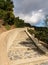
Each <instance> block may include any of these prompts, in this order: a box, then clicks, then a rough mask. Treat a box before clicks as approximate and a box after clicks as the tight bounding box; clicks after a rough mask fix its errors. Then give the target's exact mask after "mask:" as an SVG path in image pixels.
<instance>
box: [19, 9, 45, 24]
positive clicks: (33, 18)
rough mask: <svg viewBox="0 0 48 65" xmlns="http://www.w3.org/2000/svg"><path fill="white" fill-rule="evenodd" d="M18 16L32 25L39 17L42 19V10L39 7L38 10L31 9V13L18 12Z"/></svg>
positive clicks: (38, 20)
mask: <svg viewBox="0 0 48 65" xmlns="http://www.w3.org/2000/svg"><path fill="white" fill-rule="evenodd" d="M19 16H20V18H22V19H24V20H25V22H26V23H30V24H31V25H33V24H37V23H38V22H40V20H41V19H44V12H43V10H42V9H40V10H38V11H33V12H32V14H31V15H24V14H20V15H19Z"/></svg>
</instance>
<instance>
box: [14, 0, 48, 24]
mask: <svg viewBox="0 0 48 65" xmlns="http://www.w3.org/2000/svg"><path fill="white" fill-rule="evenodd" d="M13 2H14V6H15V7H14V14H15V16H19V17H20V18H22V19H24V20H25V22H27V23H30V24H32V25H34V24H37V23H38V22H40V21H41V19H44V15H45V14H47V13H48V7H47V6H48V0H13Z"/></svg>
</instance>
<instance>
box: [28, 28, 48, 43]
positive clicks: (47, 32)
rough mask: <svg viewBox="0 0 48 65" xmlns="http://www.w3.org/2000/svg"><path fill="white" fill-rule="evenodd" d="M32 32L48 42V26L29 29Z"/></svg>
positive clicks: (39, 38)
mask: <svg viewBox="0 0 48 65" xmlns="http://www.w3.org/2000/svg"><path fill="white" fill-rule="evenodd" d="M28 31H29V33H30V34H34V35H35V37H36V38H38V40H41V41H43V42H45V43H47V44H48V28H47V27H35V30H32V29H28Z"/></svg>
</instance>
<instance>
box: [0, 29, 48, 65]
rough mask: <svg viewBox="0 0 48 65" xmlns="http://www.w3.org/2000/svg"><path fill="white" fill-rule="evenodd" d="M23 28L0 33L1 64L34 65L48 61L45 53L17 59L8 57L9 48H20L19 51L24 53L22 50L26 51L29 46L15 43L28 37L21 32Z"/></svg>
mask: <svg viewBox="0 0 48 65" xmlns="http://www.w3.org/2000/svg"><path fill="white" fill-rule="evenodd" d="M24 30H25V28H21V29H20V28H17V29H13V30H10V31H7V32H4V33H2V34H0V64H1V65H36V64H40V63H42V62H48V56H45V55H43V56H38V57H33V58H22V59H18V60H10V58H9V57H8V52H9V51H10V50H15V48H16V49H17V50H19V49H21V50H19V51H20V53H24V52H23V50H25V51H26V50H27V48H29V47H27V46H24V45H20V44H18V45H17V44H16V43H19V42H22V41H26V39H27V38H28V36H27V35H26V34H25V32H23V31H24ZM15 45H17V46H15ZM32 51H33V50H32ZM20 53H19V54H20ZM33 53H34V51H33ZM22 55H23V54H22ZM22 57H24V56H22Z"/></svg>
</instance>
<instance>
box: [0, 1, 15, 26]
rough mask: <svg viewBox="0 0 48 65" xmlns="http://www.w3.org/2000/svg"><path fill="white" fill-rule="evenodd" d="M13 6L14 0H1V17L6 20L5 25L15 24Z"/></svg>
mask: <svg viewBox="0 0 48 65" xmlns="http://www.w3.org/2000/svg"><path fill="white" fill-rule="evenodd" d="M13 7H14V5H13V2H12V0H0V19H3V20H4V22H3V24H4V25H6V24H9V25H12V24H14V14H13Z"/></svg>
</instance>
